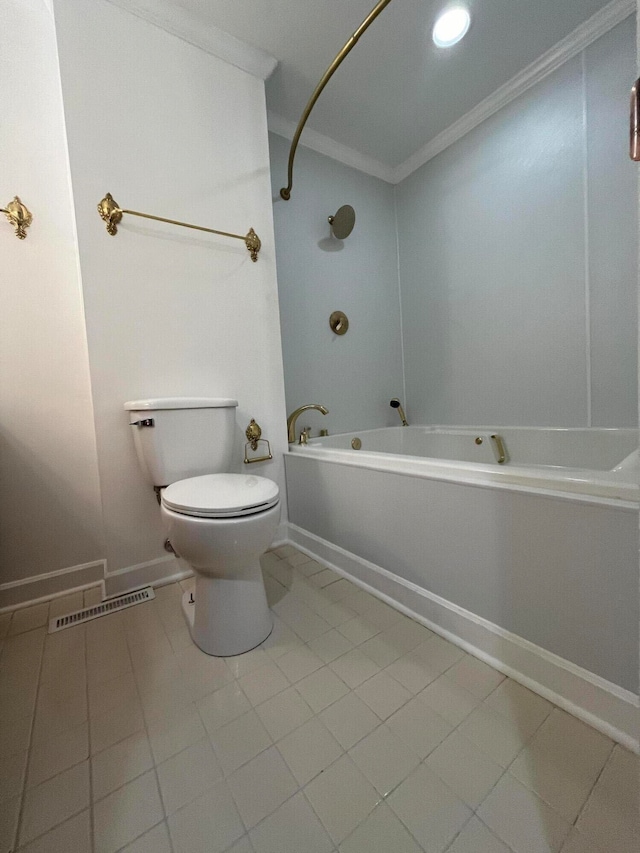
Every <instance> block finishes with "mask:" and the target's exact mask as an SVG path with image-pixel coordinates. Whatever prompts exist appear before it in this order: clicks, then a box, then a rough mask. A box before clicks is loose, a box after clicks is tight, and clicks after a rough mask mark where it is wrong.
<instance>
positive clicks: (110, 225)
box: [98, 193, 262, 262]
mask: <svg viewBox="0 0 640 853" xmlns="http://www.w3.org/2000/svg"><path fill="white" fill-rule="evenodd" d="M98 213H99V214H100V216H101V217H102V219H104V221H105V222H106V223H107V231H108V232H109V234H111V235H115V234H117V233H118V228H117V226H118V223H119V222H120V220H121V219H122V214H123V213H129V214H131V216H141V217H142V218H143V219H153V220H155V221H156V222H168V223H169V225H180V226H181V227H182V228H193V229H195V230H196V231H206V232H207V233H208V234H220V235H221V236H222V237H233V238H234V240H242V241H243V242H244V244H245V246H246V247H247V249H248V250H249V253H250V255H251V260H252V261H254V262H255V261H257V260H258V252H259V251H260V248H261V246H262V243H261V242H260V238H259V237H258V235H257V234H256V232H255V231H254V230H253V228H250V229H249V232H248V234H245V235H244V237H243V236H242V234H231V233H230V232H229V231H216V229H215V228H203V226H202V225H191V224H190V223H188V222H180V221H179V220H178V219H166V218H165V217H164V216H152V215H151V214H150V213H140V211H139V210H127V209H126V208H124V207H119V206H118V204H117V202H116V201H114V198H113V196H112V195H111V193H107V194H106V196H105V197H104V198H103V199H102V201H101V202H100V204H99V205H98Z"/></svg>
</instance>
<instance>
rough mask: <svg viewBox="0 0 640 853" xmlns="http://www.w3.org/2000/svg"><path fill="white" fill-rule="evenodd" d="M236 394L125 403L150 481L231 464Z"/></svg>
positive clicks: (175, 478)
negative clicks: (231, 397) (231, 395)
mask: <svg viewBox="0 0 640 853" xmlns="http://www.w3.org/2000/svg"><path fill="white" fill-rule="evenodd" d="M237 405H238V401H237V400H229V399H226V398H221V397H160V398H155V399H151V400H130V401H129V402H128V403H125V404H124V408H125V410H126V411H127V413H128V415H129V423H130V424H131V431H132V433H133V440H134V443H135V447H136V452H137V454H138V459H139V461H140V465H141V466H142V470H143V471H144V473H145V476H146V477H147V479H148V480H149V482H150V483H152V484H153V485H154V486H168V485H169V484H170V483H175V482H177V481H178V480H184V479H186V478H187V477H198V476H200V475H201V474H218V473H225V472H227V471H229V470H230V467H231V459H232V454H233V441H234V435H233V433H234V427H235V410H236V406H237Z"/></svg>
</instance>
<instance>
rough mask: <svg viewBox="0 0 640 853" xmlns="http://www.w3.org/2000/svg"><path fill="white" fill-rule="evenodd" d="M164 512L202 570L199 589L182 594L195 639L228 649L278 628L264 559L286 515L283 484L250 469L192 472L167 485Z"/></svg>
mask: <svg viewBox="0 0 640 853" xmlns="http://www.w3.org/2000/svg"><path fill="white" fill-rule="evenodd" d="M161 513H162V519H163V522H164V525H165V529H166V531H167V535H168V537H169V540H170V541H171V544H172V546H173V548H174V550H175V551H176V553H177V554H178V556H180V557H182V559H184V560H185V561H186V562H187V563H188V564H189V566H190V567H191V568H192V569H193V571H194V574H195V577H196V588H195V595H193V596H192V595H191V594H190V593H185V595H184V596H183V601H182V607H183V611H184V613H185V617H186V619H187V624H188V626H189V631H190V633H191V637H192V639H193V641H194V642H195V643H196V645H197V646H199V648H201V649H202V651H204V652H206V653H207V654H209V655H216V656H221V657H229V656H232V655H238V654H242V653H243V652H246V651H249V650H250V649H253V648H255V647H256V646H258V645H260V643H262V642H263V641H264V640H265V639H266V638H267V637H268V636H269V634H270V633H271V630H272V628H273V621H272V618H271V612H270V611H269V605H268V603H267V598H266V593H265V588H264V581H263V578H262V569H261V568H260V562H259V560H260V556H261V555H262V554H263V553H264V552H265V551H266V549H267V548H268V547H269V545H270V543H271V541H272V539H273V537H274V534H275V532H276V529H277V526H278V522H279V520H280V501H279V492H278V487H277V485H276V484H275V483H274V482H272V481H271V480H267V479H265V478H264V477H255V476H249V475H243V474H207V475H204V476H201V477H192V478H189V479H187V480H180V481H178V482H177V483H173V484H172V485H170V486H168V487H167V488H166V489H164V490H163V493H162V503H161ZM192 599H195V601H193V600H192Z"/></svg>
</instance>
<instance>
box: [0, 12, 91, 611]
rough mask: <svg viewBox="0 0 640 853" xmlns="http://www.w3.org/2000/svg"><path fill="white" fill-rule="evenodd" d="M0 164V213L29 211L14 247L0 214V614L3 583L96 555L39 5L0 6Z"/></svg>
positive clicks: (47, 37) (80, 337) (54, 106)
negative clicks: (15, 208) (9, 206)
mask: <svg viewBox="0 0 640 853" xmlns="http://www.w3.org/2000/svg"><path fill="white" fill-rule="evenodd" d="M0 160H1V161H2V177H1V178H0V207H4V205H5V204H6V203H8V202H9V201H10V200H11V199H12V198H13V196H14V195H19V196H20V197H21V198H22V200H23V202H24V203H25V204H26V205H27V206H28V207H29V208H30V210H31V212H32V213H33V224H32V226H31V228H30V229H29V230H28V236H27V238H26V239H25V240H18V239H16V237H15V236H14V234H13V230H12V228H11V227H10V226H9V223H8V222H7V221H6V219H5V217H4V215H1V216H0V220H1V221H0V256H1V257H2V273H1V278H2V283H1V285H0V316H1V317H2V334H0V593H1V594H2V595H1V597H0V605H2V604H3V603H6V602H8V601H9V600H11V599H12V596H13V595H14V592H15V589H16V588H15V587H13V586H10V587H9V588H7V587H4V588H2V585H3V584H7V583H9V584H12V582H15V581H19V580H24V579H25V578H29V577H32V576H37V575H42V574H46V573H49V572H55V571H59V570H62V569H66V568H69V567H73V566H77V565H79V564H84V563H89V562H92V561H95V560H99V559H100V558H101V557H102V556H103V536H102V519H101V508H100V493H99V483H98V467H97V457H96V445H95V437H94V429H93V411H92V402H91V389H90V383H89V367H88V358H87V343H86V336H85V330H84V316H83V305H82V292H81V282H80V274H79V269H78V252H77V242H76V234H75V223H74V214H73V205H72V200H71V188H70V181H69V167H68V159H67V150H66V141H65V129H64V120H63V113H62V98H61V93H60V77H59V73H58V63H57V55H56V40H55V30H54V23H53V18H52V14H51V11H50V9H49V8H48V4H46V3H45V2H44V0H5V2H3V3H2V4H0ZM73 577H74V576H73V574H70V575H67V576H64V578H66V579H68V580H70V579H71V578H73ZM64 578H63V579H62V582H63V583H65V582H66V581H65V580H64ZM70 582H71V583H72V582H73V581H70ZM30 586H31V585H28V587H30ZM25 589H26V588H25ZM42 592H43V590H42V588H39V589H38V592H37V593H33V595H32V594H31V593H29V592H25V595H26V597H35V596H36V595H38V594H42ZM16 594H17V593H16Z"/></svg>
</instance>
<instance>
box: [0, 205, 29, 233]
mask: <svg viewBox="0 0 640 853" xmlns="http://www.w3.org/2000/svg"><path fill="white" fill-rule="evenodd" d="M0 213H4V215H5V216H6V217H7V219H8V220H9V222H10V223H11V224H12V225H13V227H14V228H15V230H16V237H17V238H18V240H24V239H25V237H26V236H27V228H28V227H29V226H30V225H31V223H32V222H33V214H32V213H31V211H30V210H28V209H27V208H26V207H25V205H24V204H23V203H22V202H21V201H20V199H19V198H18V196H14V198H13V201H10V202H9V204H8V205H7V206H6V207H0Z"/></svg>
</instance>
